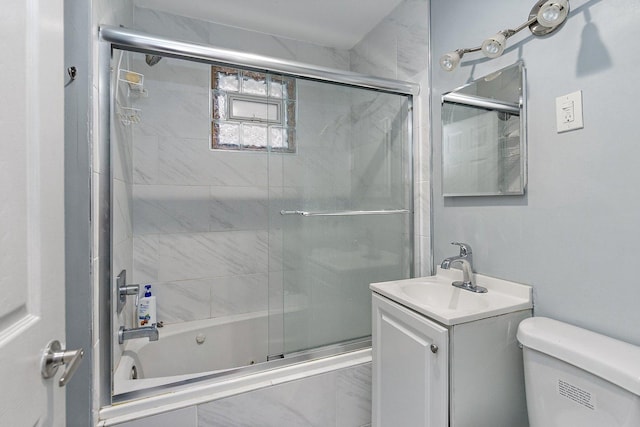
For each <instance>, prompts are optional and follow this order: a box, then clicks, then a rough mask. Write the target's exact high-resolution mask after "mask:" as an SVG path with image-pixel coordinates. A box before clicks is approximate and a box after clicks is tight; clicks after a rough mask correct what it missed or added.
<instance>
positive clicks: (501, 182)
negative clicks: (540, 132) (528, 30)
mask: <svg viewBox="0 0 640 427" xmlns="http://www.w3.org/2000/svg"><path fill="white" fill-rule="evenodd" d="M524 87H525V69H524V64H523V63H522V62H518V63H516V64H514V65H511V66H509V67H506V68H504V69H502V70H499V71H496V72H495V73H492V74H489V75H488V76H485V77H482V78H480V79H478V80H475V81H473V82H472V83H470V84H468V85H466V86H463V87H461V88H458V89H456V90H454V91H451V92H448V93H445V94H444V95H443V96H442V172H443V177H442V193H443V196H445V197H452V196H505V195H519V194H524V190H525V186H526V114H525V108H524V107H525V96H524Z"/></svg>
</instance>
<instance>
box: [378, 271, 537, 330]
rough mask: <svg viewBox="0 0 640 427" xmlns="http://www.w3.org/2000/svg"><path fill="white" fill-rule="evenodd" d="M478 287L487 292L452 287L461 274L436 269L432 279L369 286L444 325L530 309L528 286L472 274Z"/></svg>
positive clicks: (425, 278)
mask: <svg viewBox="0 0 640 427" xmlns="http://www.w3.org/2000/svg"><path fill="white" fill-rule="evenodd" d="M474 278H475V282H476V284H477V285H480V286H484V287H486V288H487V289H488V292H487V293H484V294H479V293H474V292H470V291H467V290H464V289H460V288H456V287H454V286H452V285H451V283H452V282H453V281H455V280H461V279H462V271H460V270H456V269H450V270H443V269H441V268H438V271H437V274H436V275H435V276H429V277H418V278H415V279H406V280H396V281H391V282H381V283H372V284H371V285H370V288H371V290H372V291H373V292H376V293H378V294H380V295H382V296H384V297H387V298H389V299H391V300H393V301H395V302H397V303H399V304H401V305H403V306H405V307H408V308H410V309H412V310H414V311H416V312H418V313H420V314H423V315H425V316H427V317H430V318H432V319H434V320H436V321H438V322H440V323H442V324H444V325H456V324H460V323H466V322H472V321H475V320H479V319H484V318H487V317H493V316H499V315H501V314H506V313H511V312H514V311H519V310H527V309H530V308H532V307H533V304H532V297H531V287H530V286H527V285H523V284H520V283H515V282H510V281H507V280H502V279H497V278H494V277H489V276H484V275H481V274H474Z"/></svg>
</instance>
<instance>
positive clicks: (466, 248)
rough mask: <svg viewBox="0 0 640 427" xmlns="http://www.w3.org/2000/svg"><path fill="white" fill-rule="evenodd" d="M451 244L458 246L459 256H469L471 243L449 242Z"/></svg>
mask: <svg viewBox="0 0 640 427" xmlns="http://www.w3.org/2000/svg"><path fill="white" fill-rule="evenodd" d="M451 244H452V245H458V246H460V256H470V255H471V253H472V252H471V245H469V244H468V243H461V242H451Z"/></svg>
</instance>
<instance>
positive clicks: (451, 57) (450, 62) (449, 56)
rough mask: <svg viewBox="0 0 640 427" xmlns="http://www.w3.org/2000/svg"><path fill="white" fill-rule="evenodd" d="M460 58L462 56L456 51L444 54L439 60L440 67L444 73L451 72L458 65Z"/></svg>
mask: <svg viewBox="0 0 640 427" xmlns="http://www.w3.org/2000/svg"><path fill="white" fill-rule="evenodd" d="M460 58H462V55H461V54H460V53H458V51H455V52H449V53H445V54H444V55H442V57H441V58H440V67H442V69H443V70H445V71H453V70H454V69H455V68H456V67H457V66H458V64H459V63H460Z"/></svg>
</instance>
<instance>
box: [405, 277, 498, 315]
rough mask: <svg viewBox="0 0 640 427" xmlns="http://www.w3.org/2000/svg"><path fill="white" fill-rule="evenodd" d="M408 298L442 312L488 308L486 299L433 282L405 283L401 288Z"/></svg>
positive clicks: (449, 284) (449, 285)
mask: <svg viewBox="0 0 640 427" xmlns="http://www.w3.org/2000/svg"><path fill="white" fill-rule="evenodd" d="M401 289H402V292H404V293H405V294H406V295H407V297H408V298H411V299H413V300H416V301H421V302H422V303H423V304H424V305H425V306H429V307H433V308H434V309H442V310H464V311H473V310H482V309H485V308H487V307H489V300H488V298H482V296H483V295H478V294H475V293H473V292H469V291H465V290H463V289H460V288H455V287H453V286H451V283H450V282H449V283H448V286H447V284H445V285H444V286H443V285H442V284H441V283H440V282H433V283H431V284H429V285H425V283H407V284H406V285H404V286H402V287H401Z"/></svg>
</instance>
